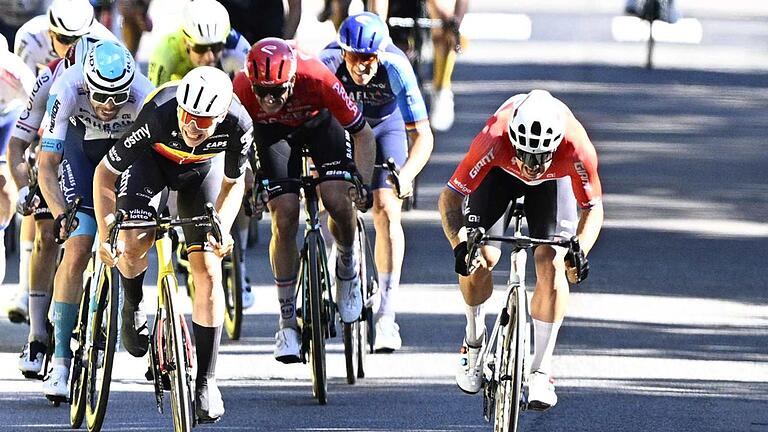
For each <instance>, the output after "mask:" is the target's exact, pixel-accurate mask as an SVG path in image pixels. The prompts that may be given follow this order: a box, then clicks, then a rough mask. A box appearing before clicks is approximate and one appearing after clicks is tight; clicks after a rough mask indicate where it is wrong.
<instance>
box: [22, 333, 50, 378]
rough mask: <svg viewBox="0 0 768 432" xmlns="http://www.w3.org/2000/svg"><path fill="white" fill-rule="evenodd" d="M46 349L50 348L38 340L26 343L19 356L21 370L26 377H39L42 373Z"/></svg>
mask: <svg viewBox="0 0 768 432" xmlns="http://www.w3.org/2000/svg"><path fill="white" fill-rule="evenodd" d="M46 351H48V348H47V347H46V346H45V344H44V343H42V342H38V341H36V340H33V341H32V342H27V343H26V345H24V348H23V349H22V351H21V355H20V356H19V370H20V371H21V373H22V374H23V375H24V377H25V378H37V377H38V376H39V375H40V370H41V369H42V368H43V361H44V360H45V353H46Z"/></svg>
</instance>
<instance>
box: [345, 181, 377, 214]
mask: <svg viewBox="0 0 768 432" xmlns="http://www.w3.org/2000/svg"><path fill="white" fill-rule="evenodd" d="M359 190H360V193H358V188H355V187H353V188H350V189H349V197H350V198H351V199H352V201H353V202H354V203H355V207H357V209H358V210H360V211H361V212H366V211H368V209H370V208H371V207H373V192H371V187H370V186H368V185H365V184H364V185H361V187H360V188H359Z"/></svg>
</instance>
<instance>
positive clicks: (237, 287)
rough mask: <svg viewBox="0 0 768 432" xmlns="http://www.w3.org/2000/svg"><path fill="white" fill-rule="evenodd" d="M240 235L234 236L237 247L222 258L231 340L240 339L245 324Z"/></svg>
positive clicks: (227, 319) (225, 303) (225, 315)
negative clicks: (238, 238) (226, 256)
mask: <svg viewBox="0 0 768 432" xmlns="http://www.w3.org/2000/svg"><path fill="white" fill-rule="evenodd" d="M237 237H238V236H234V239H235V247H234V248H233V249H232V254H231V255H230V256H229V257H228V258H224V259H223V260H221V268H222V276H223V278H222V279H223V282H224V283H223V285H224V305H225V308H224V330H226V332H227V336H229V339H230V340H238V339H240V330H241V328H242V326H243V279H242V274H241V268H240V259H241V255H242V250H241V249H240V247H241V246H240V242H239V240H237Z"/></svg>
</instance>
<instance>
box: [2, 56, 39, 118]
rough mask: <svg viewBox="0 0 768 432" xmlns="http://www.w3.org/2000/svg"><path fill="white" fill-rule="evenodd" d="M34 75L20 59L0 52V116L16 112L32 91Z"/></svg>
mask: <svg viewBox="0 0 768 432" xmlns="http://www.w3.org/2000/svg"><path fill="white" fill-rule="evenodd" d="M34 83H35V76H34V75H33V74H32V72H31V71H30V70H29V69H27V67H26V66H25V65H24V62H22V61H21V59H20V58H19V57H18V56H16V55H14V54H12V53H10V52H7V51H5V52H2V53H0V118H4V117H5V116H6V115H10V114H11V113H13V114H14V115H15V114H16V113H18V110H19V109H20V108H21V107H22V106H24V104H25V103H26V101H27V97H28V96H29V94H30V93H31V92H32V87H33V85H34Z"/></svg>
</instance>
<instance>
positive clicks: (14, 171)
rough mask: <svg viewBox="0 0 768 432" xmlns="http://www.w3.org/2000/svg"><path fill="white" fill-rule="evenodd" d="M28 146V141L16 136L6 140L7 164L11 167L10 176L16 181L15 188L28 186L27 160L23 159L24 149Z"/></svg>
mask: <svg viewBox="0 0 768 432" xmlns="http://www.w3.org/2000/svg"><path fill="white" fill-rule="evenodd" d="M27 147H29V143H28V142H26V141H24V140H23V139H21V138H18V137H11V140H10V141H9V142H8V164H9V165H10V168H11V177H13V182H14V183H16V189H21V188H23V187H24V186H29V169H28V167H27V161H25V160H24V151H26V150H27Z"/></svg>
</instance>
